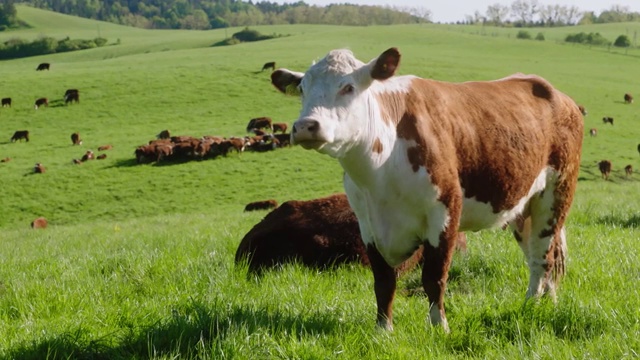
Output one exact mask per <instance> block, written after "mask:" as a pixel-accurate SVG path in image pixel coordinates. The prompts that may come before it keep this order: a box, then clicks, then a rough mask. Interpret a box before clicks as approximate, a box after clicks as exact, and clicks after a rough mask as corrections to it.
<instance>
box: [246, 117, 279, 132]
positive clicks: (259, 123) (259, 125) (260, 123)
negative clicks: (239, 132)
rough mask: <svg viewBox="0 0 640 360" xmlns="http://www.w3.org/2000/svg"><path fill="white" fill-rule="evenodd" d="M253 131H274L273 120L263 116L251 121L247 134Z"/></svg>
mask: <svg viewBox="0 0 640 360" xmlns="http://www.w3.org/2000/svg"><path fill="white" fill-rule="evenodd" d="M253 129H269V130H272V131H273V128H272V127H271V118H269V117H266V116H263V117H259V118H253V119H251V120H249V123H248V124H247V132H251V130H253Z"/></svg>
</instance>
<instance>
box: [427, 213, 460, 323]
mask: <svg viewBox="0 0 640 360" xmlns="http://www.w3.org/2000/svg"><path fill="white" fill-rule="evenodd" d="M451 203H452V204H457V203H458V202H456V201H452V202H451ZM448 209H449V210H448V211H445V212H444V213H443V214H440V213H437V214H435V213H434V214H431V216H430V224H429V233H428V238H427V241H426V242H425V244H424V254H423V264H422V285H423V286H424V291H425V293H426V294H427V297H428V298H429V319H430V320H431V324H432V325H440V326H442V328H443V330H444V331H445V332H446V333H448V332H449V324H448V323H447V316H446V314H445V311H444V294H445V290H446V288H447V278H448V277H449V267H450V266H451V260H452V258H453V253H454V250H455V247H456V243H457V242H458V227H459V215H458V214H460V209H461V208H460V206H453V207H451V206H449V207H448ZM447 214H448V215H449V216H446V215H447ZM440 219H444V220H443V221H442V222H439V221H440Z"/></svg>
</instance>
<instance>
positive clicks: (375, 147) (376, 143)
mask: <svg viewBox="0 0 640 360" xmlns="http://www.w3.org/2000/svg"><path fill="white" fill-rule="evenodd" d="M372 150H373V152H374V153H376V154H381V153H382V151H383V150H384V146H382V142H380V138H376V139H375V140H374V141H373V147H372Z"/></svg>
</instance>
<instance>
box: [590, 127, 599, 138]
mask: <svg viewBox="0 0 640 360" xmlns="http://www.w3.org/2000/svg"><path fill="white" fill-rule="evenodd" d="M589 135H591V136H597V135H598V129H596V128H591V129H589Z"/></svg>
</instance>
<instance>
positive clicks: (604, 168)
mask: <svg viewBox="0 0 640 360" xmlns="http://www.w3.org/2000/svg"><path fill="white" fill-rule="evenodd" d="M624 103H625V104H632V103H633V96H632V95H631V94H629V93H626V94H624ZM579 109H580V111H581V112H582V115H584V116H586V115H587V111H586V109H585V108H584V106H582V105H579ZM602 122H603V123H604V124H611V126H613V118H612V117H610V116H605V117H603V118H602ZM589 136H591V137H595V136H598V129H597V128H591V129H589ZM637 150H638V153H639V154H640V144H638V149H637ZM612 168H613V165H612V163H611V161H610V160H602V161H600V162H598V170H600V174H601V175H602V178H603V179H605V180H609V175H610V174H611V170H612ZM624 173H625V176H626V177H627V178H628V177H630V176H631V175H633V166H632V165H631V164H629V165H627V166H625V167H624Z"/></svg>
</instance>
